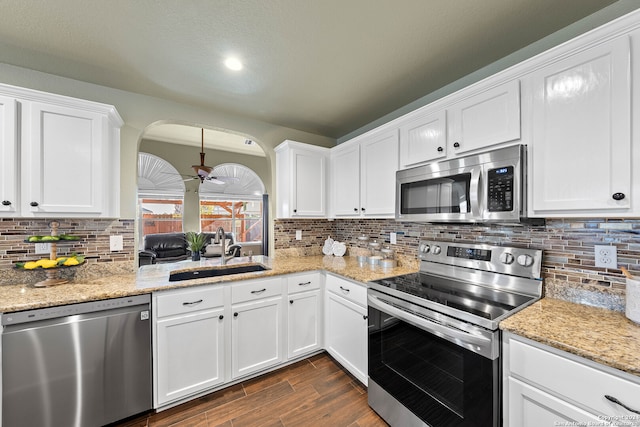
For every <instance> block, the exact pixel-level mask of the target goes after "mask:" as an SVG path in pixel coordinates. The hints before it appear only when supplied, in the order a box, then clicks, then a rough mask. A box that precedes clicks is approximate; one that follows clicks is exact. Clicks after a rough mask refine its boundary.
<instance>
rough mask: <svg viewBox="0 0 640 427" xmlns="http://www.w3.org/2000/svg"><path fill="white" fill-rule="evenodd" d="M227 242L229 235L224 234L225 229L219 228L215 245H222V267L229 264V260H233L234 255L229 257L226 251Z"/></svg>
mask: <svg viewBox="0 0 640 427" xmlns="http://www.w3.org/2000/svg"><path fill="white" fill-rule="evenodd" d="M226 240H227V233H225V232H224V228H222V227H218V229H217V230H216V238H215V243H216V244H218V243H219V244H220V264H221V265H226V264H227V260H229V259H231V258H233V255H229V256H227V254H226V252H225V250H226V245H225V243H226Z"/></svg>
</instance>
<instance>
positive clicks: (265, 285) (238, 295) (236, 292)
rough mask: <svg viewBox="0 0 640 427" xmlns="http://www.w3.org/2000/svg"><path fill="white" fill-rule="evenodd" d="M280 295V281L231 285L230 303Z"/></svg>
mask: <svg viewBox="0 0 640 427" xmlns="http://www.w3.org/2000/svg"><path fill="white" fill-rule="evenodd" d="M276 295H282V279H281V278H273V279H262V280H255V281H253V280H252V281H251V282H244V283H238V284H233V285H231V303H232V304H237V303H239V302H245V301H253V300H257V299H262V298H268V297H272V296H276Z"/></svg>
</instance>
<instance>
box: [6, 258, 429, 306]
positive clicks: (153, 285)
mask: <svg viewBox="0 0 640 427" xmlns="http://www.w3.org/2000/svg"><path fill="white" fill-rule="evenodd" d="M250 262H251V263H258V264H262V265H264V266H265V267H267V268H269V269H268V270H266V271H260V272H253V273H241V274H232V275H225V276H218V277H209V278H203V279H193V280H184V281H179V282H170V281H169V273H170V272H171V271H175V270H180V271H188V270H194V269H201V268H206V267H212V268H216V267H218V268H219V266H220V259H219V258H209V259H204V260H201V261H182V262H178V263H171V264H169V263H168V264H155V265H147V266H143V267H141V268H140V269H138V271H137V273H135V274H121V275H113V276H106V277H102V278H98V279H91V280H81V281H75V282H70V283H67V284H63V285H58V286H52V287H46V288H37V287H34V286H33V285H25V284H15V285H5V286H0V312H2V313H8V312H14V311H22V310H31V309H35V308H42V307H52V306H58V305H65V304H74V303H79V302H86V301H95V300H101V299H108V298H118V297H126V296H131V295H140V294H146V293H151V292H154V291H159V290H164V289H175V288H185V287H190V286H199V285H206V284H213V283H221V284H222V283H229V282H235V281H239V280H250V279H259V278H262V277H269V276H278V275H284V274H292V273H300V272H305V271H314V270H323V271H327V272H331V273H335V274H339V275H341V276H343V277H345V278H348V279H352V280H355V281H358V282H368V281H371V280H378V279H382V278H384V277H389V276H396V275H400V274H406V273H413V272H415V271H417V266H416V267H395V268H389V269H382V268H380V267H372V266H370V265H369V264H366V263H365V264H362V263H359V262H358V261H357V258H356V257H350V256H346V257H334V256H301V257H276V258H269V257H265V256H253V257H252V259H251V260H250V259H249V258H248V257H238V258H233V259H231V260H229V261H227V266H235V265H244V264H248V263H250Z"/></svg>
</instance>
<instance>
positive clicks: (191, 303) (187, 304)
mask: <svg viewBox="0 0 640 427" xmlns="http://www.w3.org/2000/svg"><path fill="white" fill-rule="evenodd" d="M202 301H204V300H202V299H199V300H198V301H188V302H183V303H182V305H186V306H191V305H198V304H200V303H201V302H202Z"/></svg>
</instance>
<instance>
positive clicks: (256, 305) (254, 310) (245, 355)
mask: <svg viewBox="0 0 640 427" xmlns="http://www.w3.org/2000/svg"><path fill="white" fill-rule="evenodd" d="M232 311H233V323H232V324H231V342H232V344H231V371H232V377H233V379H235V378H239V377H243V376H245V375H248V374H251V373H253V372H257V371H260V370H261V369H264V368H267V367H269V366H273V365H277V364H278V363H281V362H282V361H283V360H284V357H283V348H282V347H283V341H282V340H283V332H282V325H283V322H282V297H277V298H268V299H264V300H260V301H253V302H249V303H245V304H237V305H234V306H233V308H232Z"/></svg>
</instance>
